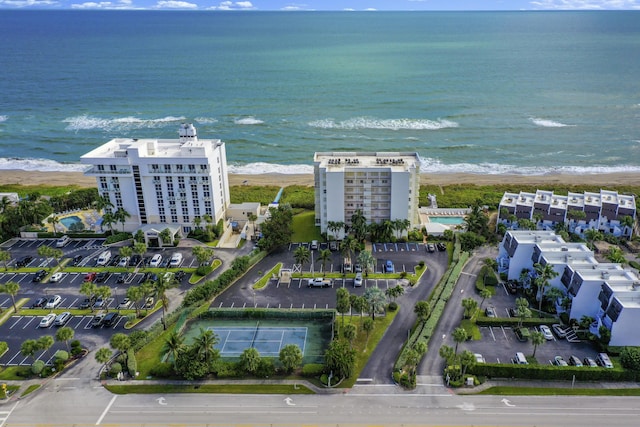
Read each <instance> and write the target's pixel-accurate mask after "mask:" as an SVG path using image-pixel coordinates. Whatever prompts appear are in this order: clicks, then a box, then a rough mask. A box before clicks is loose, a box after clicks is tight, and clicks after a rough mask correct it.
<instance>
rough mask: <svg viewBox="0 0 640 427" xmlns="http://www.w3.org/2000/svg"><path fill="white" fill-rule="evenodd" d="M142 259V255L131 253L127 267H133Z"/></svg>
mask: <svg viewBox="0 0 640 427" xmlns="http://www.w3.org/2000/svg"><path fill="white" fill-rule="evenodd" d="M141 260H142V257H141V256H140V255H138V254H135V255H131V258H130V259H129V267H135V266H137V265H138V264H140V261H141Z"/></svg>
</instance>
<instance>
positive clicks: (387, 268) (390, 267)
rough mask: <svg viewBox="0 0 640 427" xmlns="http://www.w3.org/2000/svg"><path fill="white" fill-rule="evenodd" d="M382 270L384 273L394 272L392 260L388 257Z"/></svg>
mask: <svg viewBox="0 0 640 427" xmlns="http://www.w3.org/2000/svg"><path fill="white" fill-rule="evenodd" d="M384 271H385V273H395V271H396V268H395V267H394V266H393V262H392V261H391V260H390V259H388V260H387V262H386V263H385V264H384Z"/></svg>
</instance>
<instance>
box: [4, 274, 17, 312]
mask: <svg viewBox="0 0 640 427" xmlns="http://www.w3.org/2000/svg"><path fill="white" fill-rule="evenodd" d="M0 292H1V293H3V294H9V295H10V296H11V303H12V304H13V312H14V313H17V312H18V307H16V295H18V292H20V284H19V283H18V282H13V281H11V282H7V283H5V284H4V285H3V286H2V287H1V288H0Z"/></svg>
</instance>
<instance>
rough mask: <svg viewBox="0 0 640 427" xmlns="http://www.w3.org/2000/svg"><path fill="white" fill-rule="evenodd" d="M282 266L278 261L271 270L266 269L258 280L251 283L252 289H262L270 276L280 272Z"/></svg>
mask: <svg viewBox="0 0 640 427" xmlns="http://www.w3.org/2000/svg"><path fill="white" fill-rule="evenodd" d="M281 268H282V263H281V262H279V263H277V264H276V265H275V267H273V268H272V269H271V270H269V271H267V272H266V273H265V274H264V276H262V278H260V280H258V281H257V282H256V283H254V284H253V289H262V288H264V287H265V286H267V283H269V280H271V276H273V275H275V276H276V277H277V276H278V274H280V269H281Z"/></svg>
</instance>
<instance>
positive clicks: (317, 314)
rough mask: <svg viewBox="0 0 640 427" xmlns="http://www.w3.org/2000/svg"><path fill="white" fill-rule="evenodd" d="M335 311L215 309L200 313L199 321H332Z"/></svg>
mask: <svg viewBox="0 0 640 427" xmlns="http://www.w3.org/2000/svg"><path fill="white" fill-rule="evenodd" d="M334 314H335V310H287V311H281V310H278V309H268V308H249V309H243V308H240V309H238V308H217V309H215V310H207V311H205V312H204V313H201V314H200V315H199V317H200V318H201V319H217V318H225V319H229V318H232V319H238V318H242V319H281V318H289V319H311V320H317V319H320V320H333V318H334Z"/></svg>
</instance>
